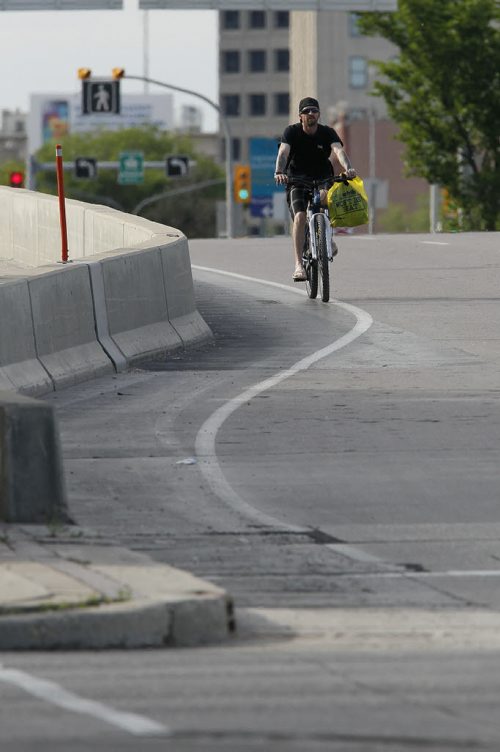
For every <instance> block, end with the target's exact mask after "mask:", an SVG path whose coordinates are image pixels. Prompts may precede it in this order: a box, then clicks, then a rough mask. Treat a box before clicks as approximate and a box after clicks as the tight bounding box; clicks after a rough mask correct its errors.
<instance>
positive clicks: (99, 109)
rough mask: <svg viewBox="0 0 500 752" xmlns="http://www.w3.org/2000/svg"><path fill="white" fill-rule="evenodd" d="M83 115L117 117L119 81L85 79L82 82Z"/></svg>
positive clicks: (118, 112)
mask: <svg viewBox="0 0 500 752" xmlns="http://www.w3.org/2000/svg"><path fill="white" fill-rule="evenodd" d="M82 114H83V115H119V114H120V81H119V80H117V79H104V78H101V79H99V78H86V79H85V80H83V81H82Z"/></svg>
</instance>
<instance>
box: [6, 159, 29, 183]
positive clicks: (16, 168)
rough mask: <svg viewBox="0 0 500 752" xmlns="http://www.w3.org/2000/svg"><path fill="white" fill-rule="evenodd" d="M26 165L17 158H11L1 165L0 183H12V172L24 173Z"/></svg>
mask: <svg viewBox="0 0 500 752" xmlns="http://www.w3.org/2000/svg"><path fill="white" fill-rule="evenodd" d="M24 168H25V165H24V163H23V162H20V161H19V160H17V159H9V160H8V161H7V162H3V163H2V164H1V165H0V185H10V173H11V172H22V173H24Z"/></svg>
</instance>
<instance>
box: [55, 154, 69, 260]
mask: <svg viewBox="0 0 500 752" xmlns="http://www.w3.org/2000/svg"><path fill="white" fill-rule="evenodd" d="M56 171H57V194H58V196H59V217H60V221H61V256H62V262H63V264H66V263H67V262H68V230H67V227H66V204H65V201H64V177H63V158H62V146H61V145H60V144H57V145H56Z"/></svg>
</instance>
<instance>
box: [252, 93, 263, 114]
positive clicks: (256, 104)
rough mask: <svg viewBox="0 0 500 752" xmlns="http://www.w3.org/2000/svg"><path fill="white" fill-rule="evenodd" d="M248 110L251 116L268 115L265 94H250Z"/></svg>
mask: <svg viewBox="0 0 500 752" xmlns="http://www.w3.org/2000/svg"><path fill="white" fill-rule="evenodd" d="M248 105H249V107H248V109H249V112H250V115H253V116H254V117H258V116H260V115H265V114H266V95H265V94H249V95H248Z"/></svg>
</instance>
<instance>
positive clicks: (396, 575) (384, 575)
mask: <svg viewBox="0 0 500 752" xmlns="http://www.w3.org/2000/svg"><path fill="white" fill-rule="evenodd" d="M328 548H330V546H328ZM376 561H378V562H380V559H376ZM393 566H396V565H393ZM341 576H342V577H348V578H349V579H361V580H366V579H370V580H377V579H384V580H392V579H401V578H402V579H405V580H407V579H408V578H409V577H410V578H411V579H430V578H432V577H500V569H446V570H443V571H442V572H440V571H430V572H426V571H424V572H418V571H413V570H412V569H404V570H402V571H401V572H352V573H351V572H346V574H342V575H341Z"/></svg>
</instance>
